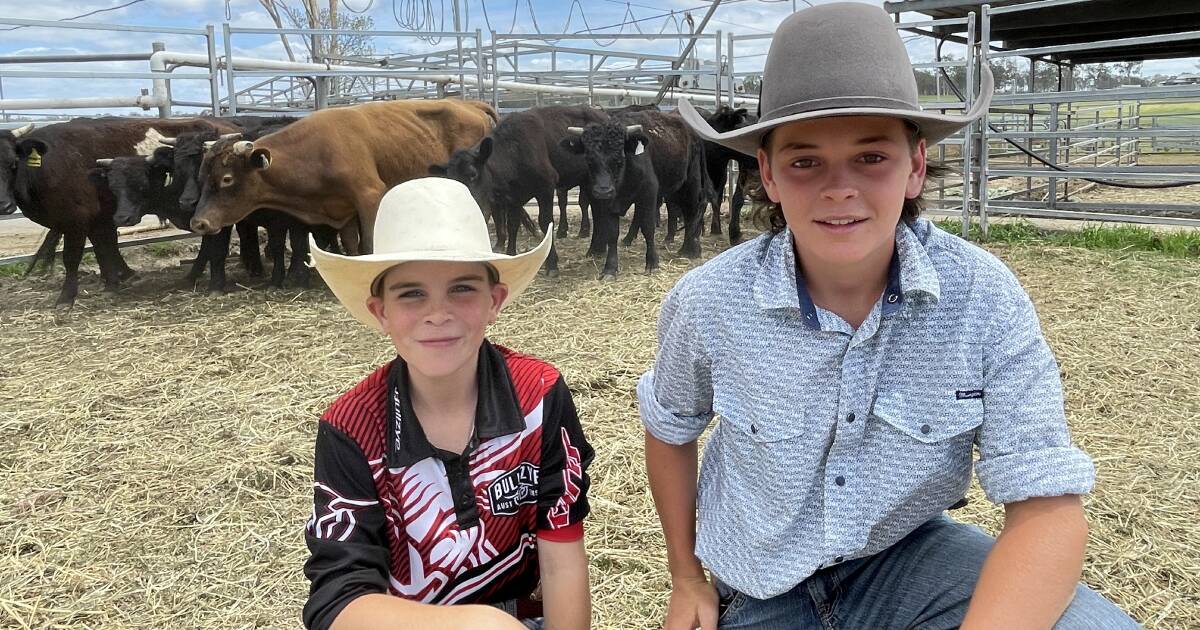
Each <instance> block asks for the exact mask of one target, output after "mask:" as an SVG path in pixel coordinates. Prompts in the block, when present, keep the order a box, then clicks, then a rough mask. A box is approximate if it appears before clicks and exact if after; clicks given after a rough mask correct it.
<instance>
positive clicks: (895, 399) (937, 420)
mask: <svg viewBox="0 0 1200 630" xmlns="http://www.w3.org/2000/svg"><path fill="white" fill-rule="evenodd" d="M871 417H873V418H877V419H879V420H881V421H883V422H886V423H887V424H889V425H891V426H893V427H895V428H896V429H897V430H899V431H900V432H901V433H904V434H905V435H907V436H909V437H911V438H913V439H914V440H917V441H920V442H924V443H926V444H929V443H933V442H940V441H942V440H946V439H949V438H952V437H954V436H956V435H961V434H963V433H966V432H967V431H971V430H974V429H976V428H978V427H979V425H981V424H983V399H982V398H959V397H958V396H956V395H955V390H949V391H948V392H943V393H941V394H932V393H927V392H921V393H919V394H918V393H911V392H903V391H891V392H879V393H878V394H877V395H876V397H875V403H874V404H873V405H872V408H871Z"/></svg>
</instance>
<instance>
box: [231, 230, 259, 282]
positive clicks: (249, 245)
mask: <svg viewBox="0 0 1200 630" xmlns="http://www.w3.org/2000/svg"><path fill="white" fill-rule="evenodd" d="M235 227H236V228H237V235H238V258H239V259H240V260H241V261H242V267H243V268H244V269H245V270H246V273H247V274H249V276H250V277H251V278H257V277H259V276H261V275H262V274H263V264H262V252H261V251H259V249H258V224H256V223H254V222H253V221H238V222H237V224H236V225H235Z"/></svg>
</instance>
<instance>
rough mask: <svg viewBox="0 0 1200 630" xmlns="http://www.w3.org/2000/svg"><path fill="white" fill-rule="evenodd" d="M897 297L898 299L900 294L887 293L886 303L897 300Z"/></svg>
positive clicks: (893, 302) (892, 302)
mask: <svg viewBox="0 0 1200 630" xmlns="http://www.w3.org/2000/svg"><path fill="white" fill-rule="evenodd" d="M899 299H900V296H899V295H896V294H895V293H889V294H888V296H887V301H888V304H895V303H896V300H899Z"/></svg>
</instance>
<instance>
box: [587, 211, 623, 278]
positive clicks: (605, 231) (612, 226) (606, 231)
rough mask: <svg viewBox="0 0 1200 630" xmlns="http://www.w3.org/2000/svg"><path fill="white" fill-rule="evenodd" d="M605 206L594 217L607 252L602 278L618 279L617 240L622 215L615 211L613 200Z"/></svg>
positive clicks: (601, 273) (619, 234)
mask: <svg viewBox="0 0 1200 630" xmlns="http://www.w3.org/2000/svg"><path fill="white" fill-rule="evenodd" d="M604 206H605V207H604V208H603V209H602V210H599V211H598V212H597V213H596V215H595V216H594V217H593V218H594V219H595V221H596V232H597V233H598V234H599V235H600V238H601V240H602V242H603V247H604V251H605V253H606V255H605V257H604V268H603V269H602V270H601V271H600V279H601V280H616V279H617V270H618V269H617V261H618V251H617V240H618V239H619V238H620V236H621V215H619V214H617V213H616V212H614V211H613V208H612V205H611V202H609V203H607V204H604Z"/></svg>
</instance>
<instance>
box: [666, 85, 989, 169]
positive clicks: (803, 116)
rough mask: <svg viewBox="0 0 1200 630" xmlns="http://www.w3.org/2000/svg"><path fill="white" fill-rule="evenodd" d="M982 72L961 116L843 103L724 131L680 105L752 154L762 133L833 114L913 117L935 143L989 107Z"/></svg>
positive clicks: (706, 132) (692, 123)
mask: <svg viewBox="0 0 1200 630" xmlns="http://www.w3.org/2000/svg"><path fill="white" fill-rule="evenodd" d="M982 75H983V76H982V78H981V80H980V85H979V98H977V99H975V102H974V103H972V104H971V109H970V110H968V111H967V112H966V113H965V114H963V115H961V116H949V115H946V114H935V113H932V112H925V111H912V110H907V109H889V108H882V107H841V108H834V109H818V110H813V111H809V112H801V113H799V114H792V115H790V116H782V117H780V118H772V119H770V120H765V121H760V122H758V123H755V124H753V125H747V126H745V127H741V128H739V129H734V130H732V131H726V132H724V133H722V132H718V131H716V130H715V129H713V128H712V126H711V125H709V124H708V121H706V120H704V117H703V116H701V115H700V112H698V111H696V108H695V107H693V106H692V103H691V101H689V100H687V99H686V98H682V97H681V98H680V99H679V102H678V107H679V113H680V115H681V116H682V117H683V120H684V122H686V123H687V124H688V126H689V127H691V128H692V130H694V131H695V132H696V133H697V134H698V135H699V136H700V137H701V138H703V139H705V140H708V141H709V142H715V143H717V144H719V145H721V146H724V147H728V148H730V149H733V150H734V151H737V152H739V153H744V154H746V155H750V156H754V155H756V154H757V152H758V148H759V147H760V146H762V139H763V136H765V135H766V134H767V133H769V132H770V131H771V130H772V129H774V128H776V127H778V126H780V125H786V124H788V123H793V122H798V121H802V120H813V119H816V118H830V117H833V116H889V117H893V118H903V119H905V120H910V121H912V122H913V124H915V125H916V126H917V127H918V128H919V129H920V130H921V137H922V138H924V139H925V142H926V143H927V144H929V145H934V144H937V143H939V142H941V141H942V140H945V139H946V138H948V137H950V136H952V135H954V133H955V132H957V131H958V130H960V129H962V128H963V127H966V126H967V125H969V124H971V123H972V122H974V121H976V120H978V119H979V118H980V117H981V116H984V115H986V114H987V111H988V107H989V106H990V105H991V102H992V92H993V79H992V72H991V70H989V69H987V68H986V67H985V68H984V71H983V73H982Z"/></svg>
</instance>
